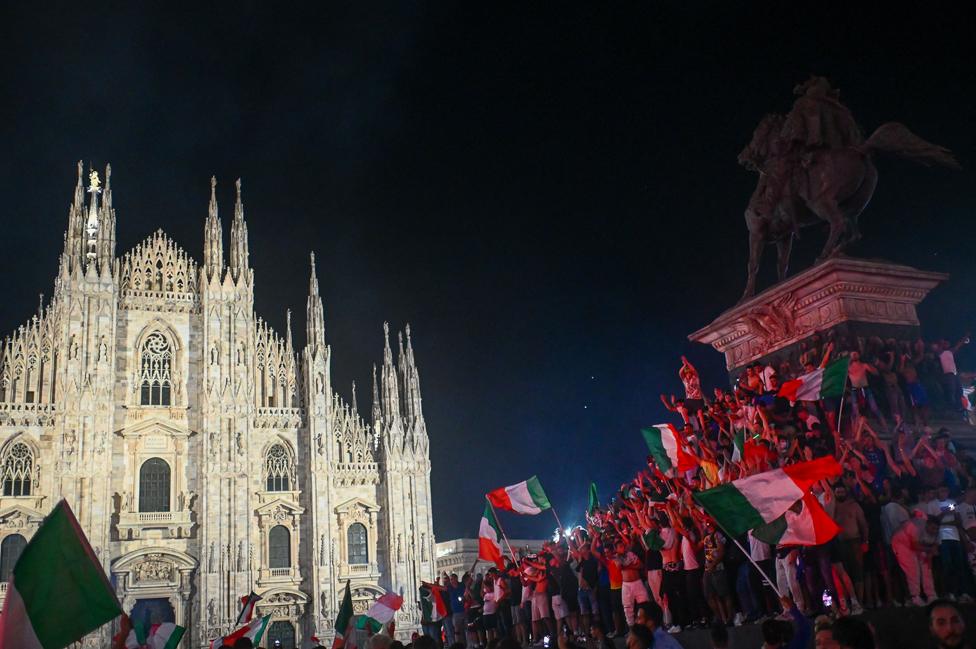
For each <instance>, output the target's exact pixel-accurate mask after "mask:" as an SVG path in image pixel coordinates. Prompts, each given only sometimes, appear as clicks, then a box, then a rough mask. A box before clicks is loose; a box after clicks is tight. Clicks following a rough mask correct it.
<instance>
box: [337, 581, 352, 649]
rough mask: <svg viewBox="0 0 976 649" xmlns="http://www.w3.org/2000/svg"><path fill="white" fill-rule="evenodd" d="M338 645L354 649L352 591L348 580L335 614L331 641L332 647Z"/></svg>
mask: <svg viewBox="0 0 976 649" xmlns="http://www.w3.org/2000/svg"><path fill="white" fill-rule="evenodd" d="M340 647H345V648H346V649H356V642H355V627H354V626H353V610H352V591H351V590H350V587H349V582H348V581H347V582H346V592H345V593H344V594H343V596H342V604H341V605H340V606H339V614H338V615H336V621H335V640H333V641H332V649H340Z"/></svg>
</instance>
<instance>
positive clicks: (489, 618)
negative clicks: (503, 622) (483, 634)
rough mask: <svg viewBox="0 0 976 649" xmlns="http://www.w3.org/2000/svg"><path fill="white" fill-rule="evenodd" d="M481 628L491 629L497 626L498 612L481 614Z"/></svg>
mask: <svg viewBox="0 0 976 649" xmlns="http://www.w3.org/2000/svg"><path fill="white" fill-rule="evenodd" d="M481 628H483V629H484V630H485V631H491V630H493V629H497V628H498V614H497V613H485V614H484V615H482V616H481Z"/></svg>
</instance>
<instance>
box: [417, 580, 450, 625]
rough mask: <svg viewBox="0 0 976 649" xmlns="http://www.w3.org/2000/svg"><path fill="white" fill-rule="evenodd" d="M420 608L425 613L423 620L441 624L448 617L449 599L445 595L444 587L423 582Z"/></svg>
mask: <svg viewBox="0 0 976 649" xmlns="http://www.w3.org/2000/svg"><path fill="white" fill-rule="evenodd" d="M420 607H421V612H422V613H423V616H422V619H424V620H430V621H431V622H439V621H440V620H443V619H444V618H446V617H447V615H448V612H447V598H446V597H445V595H444V587H443V586H440V585H438V584H431V583H427V582H426V581H425V582H421V586H420Z"/></svg>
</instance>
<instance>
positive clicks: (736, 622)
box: [732, 611, 746, 626]
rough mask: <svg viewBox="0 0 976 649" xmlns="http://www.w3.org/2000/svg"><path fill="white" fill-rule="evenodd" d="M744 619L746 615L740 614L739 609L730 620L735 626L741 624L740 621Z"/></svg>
mask: <svg viewBox="0 0 976 649" xmlns="http://www.w3.org/2000/svg"><path fill="white" fill-rule="evenodd" d="M745 619H746V616H744V615H743V614H742V611H739V612H738V613H736V614H735V618H734V619H733V620H732V624H733V625H735V626H742V623H743V622H744V621H745Z"/></svg>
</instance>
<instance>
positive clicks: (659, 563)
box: [644, 549, 664, 570]
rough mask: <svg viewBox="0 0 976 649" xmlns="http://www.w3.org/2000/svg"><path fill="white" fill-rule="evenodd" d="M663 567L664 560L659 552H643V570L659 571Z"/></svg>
mask: <svg viewBox="0 0 976 649" xmlns="http://www.w3.org/2000/svg"><path fill="white" fill-rule="evenodd" d="M663 567H664V559H663V558H662V557H661V551H660V550H651V549H647V550H644V570H661V569H662V568H663Z"/></svg>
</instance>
